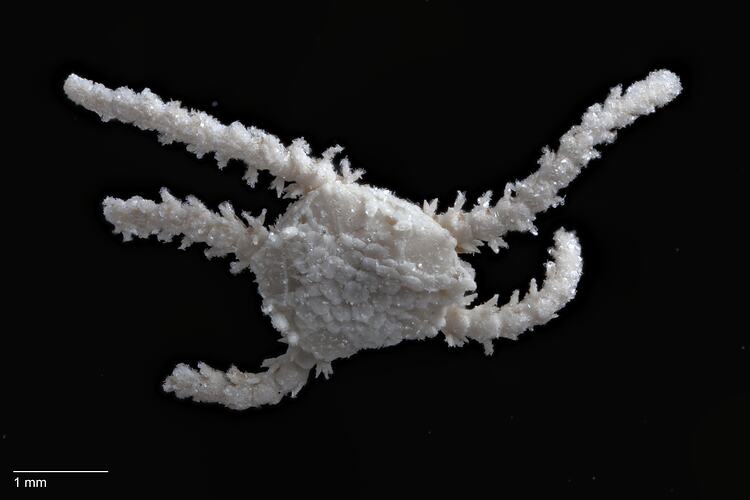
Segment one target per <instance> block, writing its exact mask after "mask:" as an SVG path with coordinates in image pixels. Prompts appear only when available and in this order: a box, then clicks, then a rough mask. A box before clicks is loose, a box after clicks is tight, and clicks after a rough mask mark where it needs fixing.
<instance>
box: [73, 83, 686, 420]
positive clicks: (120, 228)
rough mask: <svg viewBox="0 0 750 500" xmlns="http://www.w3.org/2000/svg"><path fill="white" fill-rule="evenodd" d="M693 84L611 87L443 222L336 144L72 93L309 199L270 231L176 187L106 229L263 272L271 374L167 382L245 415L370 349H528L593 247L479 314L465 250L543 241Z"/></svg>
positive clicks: (128, 98)
mask: <svg viewBox="0 0 750 500" xmlns="http://www.w3.org/2000/svg"><path fill="white" fill-rule="evenodd" d="M681 88H682V87H681V84H680V80H679V78H678V77H677V76H676V75H675V74H674V73H671V72H669V71H666V70H660V71H654V72H652V73H650V74H649V75H648V77H647V78H646V79H644V80H641V81H639V82H636V83H634V84H632V85H631V86H630V87H628V88H627V90H626V91H625V92H624V93H623V91H622V88H621V87H619V86H617V87H614V88H613V89H612V91H611V92H610V94H609V96H608V97H607V99H606V100H605V101H604V102H603V103H602V104H595V105H593V106H591V107H589V108H588V110H587V111H586V112H585V113H584V115H583V118H582V120H581V123H580V124H579V125H576V126H574V127H572V128H571V129H570V130H569V131H568V132H567V133H566V134H564V135H563V137H562V138H561V139H560V145H559V147H558V148H557V149H556V150H554V151H553V150H550V149H547V148H545V149H544V151H543V154H542V157H541V158H540V160H539V169H538V170H537V171H535V172H533V173H532V174H530V175H529V176H528V177H526V178H525V179H522V180H519V181H516V182H514V183H509V184H507V185H506V187H505V191H504V193H503V196H502V197H500V198H499V199H498V200H497V201H496V202H495V203H494V204H493V203H491V201H492V193H491V192H489V191H488V192H487V193H485V194H484V195H482V196H481V197H480V198H479V199H478V200H477V202H476V204H475V205H474V206H473V207H472V208H471V209H470V210H467V209H464V204H465V202H466V199H465V196H464V195H463V193H459V196H458V198H457V199H456V201H455V203H454V204H453V206H451V207H449V208H447V209H446V210H445V211H444V212H442V213H438V212H437V200H433V201H432V202H430V203H427V202H425V203H424V204H423V206H422V207H420V206H418V205H416V204H413V203H410V202H408V201H406V200H403V199H400V198H398V197H397V196H396V195H394V194H392V193H390V192H388V191H386V190H384V189H379V188H376V187H372V186H368V185H365V184H362V183H360V182H358V179H359V177H360V176H361V175H362V172H361V171H360V170H355V171H352V170H351V169H350V167H349V162H348V160H347V159H343V160H341V161H339V162H338V163H339V164H338V168H337V166H336V165H334V157H335V156H336V155H337V154H338V153H340V152H341V148H340V147H339V146H335V147H332V148H330V149H328V150H327V151H325V152H324V153H323V154H322V156H321V157H320V158H315V157H313V156H311V155H310V148H309V146H308V145H307V143H305V141H304V140H302V139H297V140H295V141H292V143H291V144H290V145H288V146H285V145H284V144H283V143H282V142H281V141H280V140H279V139H278V138H277V137H275V136H273V135H271V134H268V133H266V132H264V131H262V130H259V129H257V128H254V127H245V126H244V125H242V124H240V123H238V122H234V123H232V124H230V125H228V126H227V125H223V124H222V123H220V122H219V121H217V120H216V119H215V118H213V117H211V116H209V115H207V114H206V113H203V112H199V111H192V110H189V109H186V108H184V107H182V106H181V104H180V103H179V102H175V101H171V102H164V101H162V100H161V99H160V98H159V97H158V96H157V95H155V94H154V93H153V92H151V91H150V90H148V89H145V90H143V91H142V92H140V93H136V92H133V91H132V90H130V89H128V88H126V87H121V88H119V89H117V90H111V89H109V88H107V87H105V86H103V85H101V84H98V83H95V82H92V81H90V80H86V79H84V78H81V77H78V76H76V75H70V76H69V77H68V78H67V79H66V81H65V85H64V90H65V93H66V94H67V96H68V97H69V98H70V99H72V100H73V101H74V102H76V103H78V104H80V105H82V106H83V107H85V108H87V109H90V110H92V111H94V112H96V113H97V114H99V116H100V117H101V118H102V119H103V120H105V121H107V120H110V119H116V120H119V121H122V122H125V123H132V124H133V125H135V126H137V127H139V128H141V129H145V130H154V131H156V132H158V134H159V140H160V141H161V142H162V143H166V144H168V143H171V142H181V143H185V144H186V145H187V147H188V150H189V151H191V152H193V153H195V154H196V155H198V156H199V157H200V156H203V155H205V154H213V155H214V156H215V157H216V159H217V161H218V163H219V166H220V167H223V166H224V165H226V163H227V161H228V160H230V159H237V160H241V161H243V162H244V163H245V164H246V165H247V172H246V174H245V179H246V180H247V182H248V184H250V185H251V186H254V185H255V182H256V179H257V176H258V170H267V171H268V172H270V173H271V174H272V175H273V177H274V181H273V182H272V187H273V188H275V189H276V190H277V192H278V193H279V195H282V194H286V196H287V197H290V198H298V199H297V200H296V201H295V202H294V203H293V204H291V205H290V206H289V208H288V209H287V211H286V212H285V213H284V214H283V215H282V216H281V217H280V218H279V219H278V220H277V221H276V222H275V223H274V224H272V225H270V226H269V227H266V226H265V225H264V220H265V211H263V213H261V214H260V215H259V216H257V217H254V216H251V215H249V214H247V213H242V214H241V217H239V216H237V215H236V214H235V212H234V209H233V208H232V206H231V205H230V204H229V203H223V204H221V205H220V206H219V211H218V213H217V212H214V211H212V210H209V209H208V208H206V207H205V206H204V205H203V204H202V203H201V202H200V201H198V200H197V199H196V198H194V197H192V196H189V197H187V199H186V200H185V201H181V200H179V199H177V198H176V197H174V196H172V195H171V194H170V193H169V192H168V191H167V190H166V189H162V191H161V201H159V202H157V201H153V200H147V199H144V198H141V197H139V196H134V197H132V198H130V199H128V200H122V199H117V198H111V197H108V198H106V199H105V200H104V203H103V208H104V216H105V218H106V219H107V220H108V221H109V222H110V223H112V224H113V225H114V228H115V232H116V233H119V234H122V235H123V237H124V239H125V240H126V241H127V240H130V239H131V238H132V237H133V236H136V237H140V238H147V237H149V236H152V235H153V236H156V237H157V238H158V239H159V240H161V241H170V240H172V239H173V238H174V237H176V236H178V237H181V238H182V245H181V248H185V247H187V246H189V245H191V244H193V243H202V244H205V245H207V247H208V248H207V249H206V251H205V253H206V256H207V257H209V258H212V257H217V256H219V257H220V256H226V255H233V256H234V258H235V260H234V261H233V262H232V263H231V271H232V272H233V273H240V272H242V271H244V270H246V269H250V270H251V271H252V272H253V274H254V275H255V279H256V281H257V282H258V289H259V292H260V294H261V296H262V298H263V311H264V312H265V313H266V314H267V315H268V316H269V317H270V318H271V322H272V324H273V326H274V328H276V330H278V331H279V332H280V333H281V336H282V339H281V340H282V341H283V342H285V343H286V344H288V349H287V351H286V353H284V354H283V355H281V356H279V357H277V358H273V359H267V360H266V361H264V362H263V366H264V367H265V368H266V370H265V371H262V372H260V373H244V372H241V371H239V370H238V369H237V368H235V367H231V368H230V369H229V370H227V371H226V372H222V371H219V370H216V369H214V368H211V367H210V366H208V365H206V364H205V363H199V364H198V368H197V369H195V368H192V367H190V366H187V365H185V364H179V365H177V367H176V368H175V369H174V371H173V373H172V374H171V375H170V376H169V377H167V379H166V380H165V382H164V385H163V387H164V389H165V390H166V391H170V392H174V393H175V394H176V395H177V396H178V397H180V398H192V399H194V400H195V401H205V402H215V403H220V404H223V405H225V406H227V407H229V408H233V409H245V408H250V407H257V406H261V405H266V404H275V403H278V402H279V401H280V400H281V399H282V398H283V397H284V396H285V395H288V394H289V395H292V396H294V395H296V394H297V392H298V391H299V390H300V389H301V388H302V386H304V385H305V383H306V382H307V379H308V378H309V374H310V371H312V370H315V371H316V372H317V373H318V374H325V375H326V376H328V375H329V374H330V373H331V371H332V368H331V362H332V361H334V360H336V359H339V358H344V357H348V356H351V355H352V354H354V353H356V352H358V351H360V350H362V349H373V348H378V347H384V346H390V345H394V344H398V343H399V342H401V341H402V340H411V339H421V338H426V337H432V336H435V335H437V334H438V333H439V332H442V333H443V334H444V336H445V339H446V341H447V342H448V344H449V345H451V346H459V345H462V344H463V343H465V342H466V341H468V340H474V341H477V342H480V343H481V344H482V345H483V346H484V348H485V352H487V353H488V354H491V353H492V343H493V341H494V340H495V339H497V338H500V337H503V338H508V339H515V338H517V337H518V335H520V334H521V333H523V332H525V331H528V330H531V329H533V328H534V327H535V326H538V325H543V324H545V323H547V322H548V321H550V320H551V319H553V318H554V317H556V316H557V312H558V311H559V310H560V309H561V308H562V307H564V306H565V304H567V303H568V302H569V301H570V300H571V299H573V297H574V296H575V292H576V287H577V285H578V282H579V280H580V278H581V275H582V272H583V260H582V258H581V246H580V244H579V242H578V239H577V238H576V236H575V235H574V234H573V233H572V232H569V231H565V230H564V229H559V230H558V231H556V232H555V235H554V242H555V245H554V247H553V248H551V249H550V255H551V257H552V260H550V261H549V262H547V263H546V272H545V279H544V283H543V285H542V286H541V287H538V286H537V284H536V282H535V281H534V280H532V281H531V284H530V286H529V290H528V292H527V293H526V294H525V295H524V296H523V297H521V295H520V294H519V293H518V291H516V292H514V293H513V295H512V296H511V298H510V300H509V301H508V302H507V303H506V304H505V305H503V306H498V305H497V302H498V297H497V296H494V297H493V298H492V299H490V300H489V301H487V302H485V303H483V304H474V305H473V306H472V303H473V301H474V299H475V298H476V295H474V294H472V292H473V291H474V290H475V289H476V284H475V282H474V270H473V269H472V267H471V266H470V265H469V264H468V263H466V262H465V261H463V260H461V258H460V256H459V254H461V253H473V252H477V251H479V249H480V247H481V246H482V245H485V244H486V245H488V246H489V247H490V248H491V249H492V250H493V251H494V252H498V251H499V249H500V248H506V247H507V244H506V242H505V241H504V240H503V236H504V235H505V234H506V233H508V232H510V231H531V232H534V233H535V232H536V229H535V227H534V224H533V222H534V219H535V217H536V214H538V213H540V212H543V211H544V210H546V209H548V208H550V207H554V206H556V205H559V204H561V203H562V198H560V197H559V196H558V193H559V191H560V190H561V189H564V188H565V187H566V186H567V185H568V184H569V183H570V182H571V181H572V180H573V179H574V178H575V177H576V176H577V175H578V173H579V172H580V171H581V169H583V167H585V166H586V165H587V164H588V163H589V161H590V160H591V159H594V158H597V157H598V156H599V153H598V151H597V150H596V146H598V145H601V144H606V143H609V142H612V141H613V140H614V139H615V136H616V131H617V130H618V129H620V128H623V127H625V126H627V125H629V124H630V123H632V122H633V121H634V120H635V119H636V118H637V117H638V116H641V115H646V114H649V113H652V112H653V111H654V110H655V109H656V108H658V107H659V106H663V105H665V104H667V103H668V102H670V101H671V100H672V99H674V98H675V97H676V96H677V95H678V94H679V93H680V91H681ZM243 219H244V220H243Z"/></svg>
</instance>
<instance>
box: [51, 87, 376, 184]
mask: <svg viewBox="0 0 750 500" xmlns="http://www.w3.org/2000/svg"><path fill="white" fill-rule="evenodd" d="M63 88H64V90H65V93H66V94H67V96H68V97H69V98H70V99H71V100H72V101H73V102H75V103H77V104H80V105H81V106H83V107H84V108H86V109H88V110H91V111H94V112H96V113H97V114H98V115H99V116H100V117H101V118H102V120H104V121H109V120H111V119H116V120H118V121H121V122H123V123H132V124H133V125H135V126H136V127H138V128H140V129H144V130H154V131H156V132H158V133H159V141H160V142H162V143H163V144H169V143H172V142H174V141H177V142H182V143H184V144H186V145H187V149H188V151H190V152H192V153H195V155H196V156H198V158H200V157H202V156H203V155H205V154H206V153H213V154H214V156H216V160H217V161H218V163H219V168H223V167H224V166H225V165H226V164H227V161H229V160H231V159H238V160H241V161H243V162H245V164H246V165H247V172H246V173H245V180H246V181H247V183H248V184H249V185H250V186H254V185H255V182H256V181H257V178H258V170H268V171H269V172H270V173H271V174H272V175H273V176H274V177H275V180H274V182H273V183H272V185H271V186H272V187H273V188H275V189H276V191H277V193H278V194H279V196H281V195H282V194H283V193H286V195H287V196H288V197H296V196H299V195H301V194H303V193H305V192H307V191H310V190H312V189H315V188H316V187H318V186H321V185H322V184H325V183H327V182H331V181H333V180H335V179H337V178H340V179H341V180H343V181H344V182H356V180H357V179H358V178H359V177H360V176H361V175H362V171H361V170H356V171H353V172H352V171H351V170H350V167H349V162H348V161H347V160H346V159H343V160H342V161H341V162H340V164H341V176H340V177H339V176H338V174H337V173H336V171H335V169H334V165H333V158H334V156H335V155H336V154H338V153H339V152H341V151H342V148H341V147H340V146H334V147H331V148H329V149H328V150H326V151H325V152H324V153H323V155H322V157H321V158H313V157H311V156H310V147H309V146H308V144H307V143H306V142H305V141H304V139H296V140H294V141H292V143H291V144H290V145H289V146H284V144H283V143H282V142H281V141H280V140H279V138H278V137H276V136H273V135H271V134H268V133H266V132H264V131H262V130H260V129H257V128H255V127H249V128H247V127H245V126H244V125H242V124H241V123H239V122H234V123H232V124H231V125H228V126H227V125H223V124H222V123H220V122H219V121H218V120H217V119H216V118H214V117H212V116H210V115H208V114H206V113H204V112H202V111H194V110H188V109H185V108H183V107H181V106H180V103H179V102H177V101H170V102H166V103H165V102H164V101H162V99H161V98H160V97H159V96H158V95H156V94H154V93H153V92H151V91H150V90H149V89H145V90H143V91H142V92H139V93H137V92H134V91H132V90H130V89H129V88H127V87H120V88H119V89H117V90H111V89H109V88H107V87H105V86H104V85H102V84H100V83H96V82H92V81H91V80H87V79H85V78H81V77H79V76H77V75H74V74H71V75H70V76H68V78H67V79H66V80H65V85H64V87H63ZM287 183H291V184H290V185H286V184H287Z"/></svg>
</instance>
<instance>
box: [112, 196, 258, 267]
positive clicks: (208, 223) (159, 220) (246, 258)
mask: <svg viewBox="0 0 750 500" xmlns="http://www.w3.org/2000/svg"><path fill="white" fill-rule="evenodd" d="M161 199H162V201H161V203H157V202H155V201H151V200H146V199H144V198H141V197H140V196H134V197H133V198H130V199H128V200H121V199H118V198H111V197H108V198H106V199H105V200H104V217H105V218H106V219H107V221H108V222H110V223H111V224H113V225H114V226H115V233H122V235H123V238H124V239H125V241H129V240H130V239H132V237H133V236H137V237H139V238H148V237H149V236H150V235H152V234H155V235H156V237H157V238H158V239H159V240H160V241H171V240H172V238H173V237H175V236H177V235H183V238H182V245H181V246H180V248H187V247H188V246H190V245H191V244H193V243H196V242H197V243H205V244H206V245H208V247H209V248H208V249H206V257H208V258H209V259H210V258H212V257H216V256H224V255H227V254H229V253H233V254H235V256H236V257H237V260H236V261H235V262H232V264H231V270H232V272H233V273H238V272H240V271H242V270H243V269H245V268H246V267H249V266H250V258H251V257H252V256H253V254H254V253H255V251H256V250H257V248H258V247H259V246H260V245H261V244H262V243H263V242H264V241H265V239H266V237H267V236H268V230H267V229H266V228H265V227H264V226H263V220H264V218H265V210H263V212H262V213H261V215H260V216H259V217H251V216H250V215H248V214H247V213H243V214H242V215H243V217H244V218H245V220H246V221H247V224H248V225H245V223H243V222H242V220H240V218H239V217H237V215H235V213H234V210H233V209H232V206H231V205H230V204H229V203H222V204H221V205H220V206H219V211H220V212H221V214H216V213H214V212H212V211H210V210H209V209H207V208H206V207H205V206H204V205H203V204H202V203H201V202H200V201H198V199H196V198H194V197H192V196H191V197H188V199H187V201H186V202H184V203H183V202H182V201H180V200H178V199H177V198H175V197H174V196H172V195H171V194H169V191H167V190H166V189H162V190H161Z"/></svg>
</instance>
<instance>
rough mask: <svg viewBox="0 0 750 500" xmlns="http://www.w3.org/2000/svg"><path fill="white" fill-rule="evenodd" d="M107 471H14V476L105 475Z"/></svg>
mask: <svg viewBox="0 0 750 500" xmlns="http://www.w3.org/2000/svg"><path fill="white" fill-rule="evenodd" d="M108 472H109V471H108V470H14V471H13V473H14V474H107V473H108Z"/></svg>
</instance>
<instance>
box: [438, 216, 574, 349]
mask: <svg viewBox="0 0 750 500" xmlns="http://www.w3.org/2000/svg"><path fill="white" fill-rule="evenodd" d="M550 254H551V255H552V258H553V261H550V262H547V264H546V266H547V271H546V275H545V279H544V286H542V288H541V289H540V290H537V286H536V281H534V280H532V281H531V286H530V287H529V292H528V293H527V294H526V296H525V297H524V298H523V299H522V300H518V290H516V291H515V292H513V296H512V297H511V299H510V302H508V303H507V304H505V305H504V306H502V307H499V308H498V307H497V295H495V296H494V297H492V298H491V299H490V300H489V301H487V302H485V303H484V304H481V305H478V306H476V307H474V308H472V309H465V308H462V307H459V306H453V307H452V308H451V309H450V310H449V311H448V315H447V317H446V325H445V327H443V333H445V337H446V339H447V341H448V343H449V344H450V345H452V346H453V345H462V344H463V343H464V342H465V341H466V340H467V339H474V340H476V341H478V342H481V343H482V344H483V345H484V350H485V352H486V353H487V354H492V340H494V339H496V338H498V337H505V338H509V339H513V340H515V339H516V338H518V336H519V335H520V334H522V333H523V332H525V331H526V330H531V329H533V328H534V327H535V326H537V325H543V324H544V323H546V322H548V321H549V320H551V319H553V318H555V317H556V316H557V311H559V310H560V309H562V308H563V306H565V304H567V303H568V302H570V300H571V299H572V298H573V297H574V296H575V294H576V287H577V286H578V281H579V280H580V279H581V274H582V273H583V260H582V259H581V246H580V244H579V243H578V239H577V238H576V237H575V235H574V234H573V233H570V232H567V231H565V230H564V229H558V230H557V232H556V233H555V246H554V248H551V249H550Z"/></svg>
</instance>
